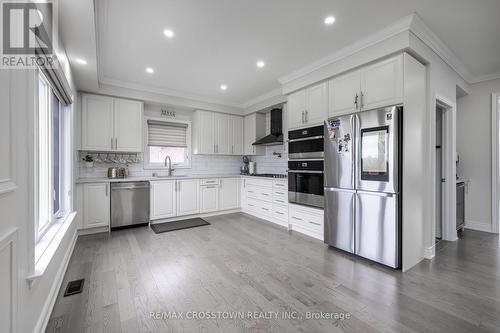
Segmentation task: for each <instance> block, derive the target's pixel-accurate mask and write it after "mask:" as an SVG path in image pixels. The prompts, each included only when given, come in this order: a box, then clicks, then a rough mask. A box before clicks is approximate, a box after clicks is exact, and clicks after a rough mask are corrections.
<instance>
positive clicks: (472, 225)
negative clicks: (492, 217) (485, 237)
mask: <svg viewBox="0 0 500 333" xmlns="http://www.w3.org/2000/svg"><path fill="white" fill-rule="evenodd" d="M465 228H466V229H471V230H477V231H484V232H493V231H492V230H491V223H488V222H478V221H471V220H467V221H465Z"/></svg>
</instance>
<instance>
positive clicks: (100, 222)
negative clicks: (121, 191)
mask: <svg viewBox="0 0 500 333" xmlns="http://www.w3.org/2000/svg"><path fill="white" fill-rule="evenodd" d="M109 198H110V191H109V183H91V184H84V185H83V214H82V227H83V228H84V229H88V228H96V227H108V226H109V208H110V199H109Z"/></svg>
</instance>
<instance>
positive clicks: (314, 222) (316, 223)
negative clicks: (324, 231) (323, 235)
mask: <svg viewBox="0 0 500 333" xmlns="http://www.w3.org/2000/svg"><path fill="white" fill-rule="evenodd" d="M309 223H311V224H314V225H320V224H319V223H316V222H311V221H309Z"/></svg>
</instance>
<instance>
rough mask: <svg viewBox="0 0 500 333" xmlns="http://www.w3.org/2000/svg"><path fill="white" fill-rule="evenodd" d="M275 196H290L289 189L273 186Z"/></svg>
mask: <svg viewBox="0 0 500 333" xmlns="http://www.w3.org/2000/svg"><path fill="white" fill-rule="evenodd" d="M273 196H275V197H284V198H288V190H287V189H281V188H275V187H273Z"/></svg>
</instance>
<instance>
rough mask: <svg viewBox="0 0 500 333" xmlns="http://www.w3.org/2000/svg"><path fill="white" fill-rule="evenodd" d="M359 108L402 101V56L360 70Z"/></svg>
mask: <svg viewBox="0 0 500 333" xmlns="http://www.w3.org/2000/svg"><path fill="white" fill-rule="evenodd" d="M361 94H362V96H361V105H360V107H361V109H363V110H370V109H374V108H378V107H383V106H388V105H393V104H399V103H402V102H403V56H402V55H399V56H397V57H394V58H390V59H387V60H384V61H381V62H378V63H376V64H373V65H370V66H367V67H365V68H363V69H362V70H361Z"/></svg>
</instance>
